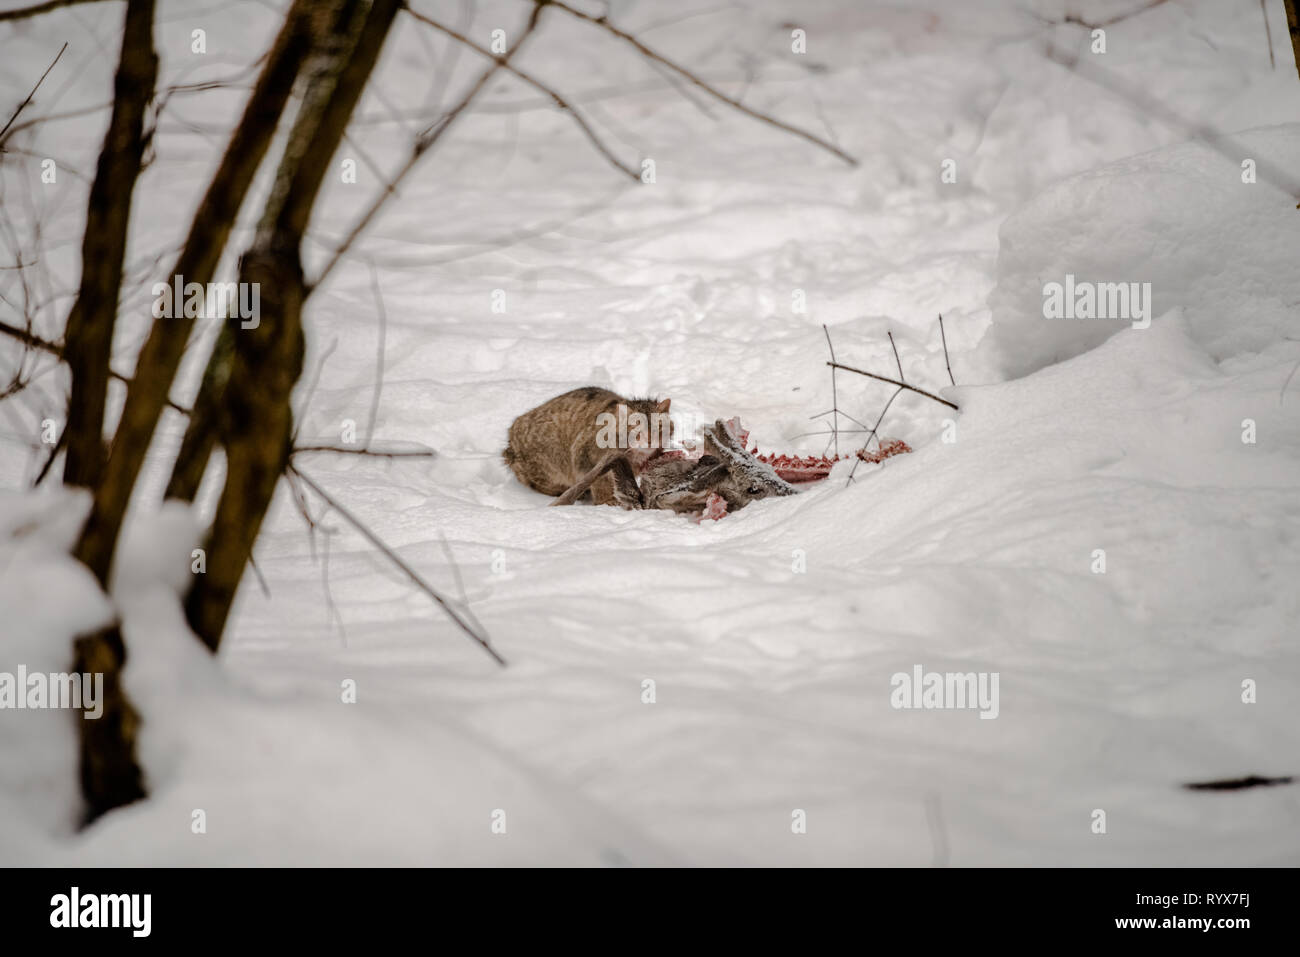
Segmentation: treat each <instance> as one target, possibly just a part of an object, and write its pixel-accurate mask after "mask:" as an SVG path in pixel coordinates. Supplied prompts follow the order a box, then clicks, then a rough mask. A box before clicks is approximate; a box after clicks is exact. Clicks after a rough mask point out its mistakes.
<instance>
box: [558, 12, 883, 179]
mask: <svg viewBox="0 0 1300 957" xmlns="http://www.w3.org/2000/svg"><path fill="white" fill-rule="evenodd" d="M535 2H539V3H545V4H546V6H551V7H558V8H559V9H561V10H563V11H564V12H565V13H567V14H569V15H570V16H573V17H577V18H578V19H579V20H586V21H587V22H588V23H593V24H595V25H596V26H598V27H600V28H601V29H602V30H605V31H606V32H608V33H611V34H613V35H614V36H616V37H618V38H619V39H620V40H622V41H624V42H625V43H629V44H631V45H632V46H633V47H634V48H635V49H636V50H637V52H639V53H640V54H641V55H642V56H644V57H646V58H648V59H650V60H653V61H654V62H656V63H662V64H663V65H664V66H666V67H668V69H670V70H672V71H673V72H674V73H676V74H677V75H678V76H680V77H682V78H683V79H685V80H688V81H690V82H691V83H692V84H694V85H695V86H697V87H699V88H700V89H701V90H703V91H704V92H705V93H707V94H709V95H710V96H712V97H713V98H714V99H717V100H721V101H722V102H723V103H726V104H727V105H728V106H730V107H732V108H733V109H736V110H739V111H740V112H741V113H744V114H745V115H746V116H749V117H751V118H753V119H756V120H759V121H760V122H763V123H766V124H768V125H769V126H774V127H776V128H777V129H778V130H784V131H785V132H787V133H791V134H793V135H794V136H797V137H799V138H800V139H804V140H807V141H808V142H809V143H812V144H813V145H815V146H820V147H821V148H822V149H824V150H826V152H828V153H830V154H832V155H834V156H837V157H838V158H839V159H841V160H843V161H844V162H845V163H848V164H849V165H850V166H857V165H858V161H857V159H856V158H855V157H854V156H852V155H851V154H849V153H846V152H845V151H844V150H842V149H840V148H839V147H838V146H836V145H835V144H834V143H831V142H828V141H827V140H824V139H822V138H821V137H820V136H817V135H816V134H813V133H809V132H808V131H807V130H804V129H800V128H799V127H797V126H791V125H790V124H789V123H784V122H782V121H781V120H778V119H776V118H775V117H772V116H769V115H768V114H766V113H763V112H760V111H759V110H755V109H753V108H751V107H748V106H746V105H745V104H744V103H742V102H740V100H737V99H735V98H734V97H730V96H727V94H725V93H723V92H722V91H721V90H719V89H717V88H716V87H714V86H711V85H710V84H709V83H707V82H706V81H704V80H702V79H701V78H700V77H698V76H697V75H696V74H694V73H692V72H691V71H690V70H688V69H686V68H685V67H683V66H680V65H678V64H676V63H674V62H673V61H672V60H669V59H668V58H667V57H665V56H662V55H661V54H659V53H656V52H655V51H654V50H652V49H650V48H649V47H648V46H646V45H645V44H644V43H642V42H641V41H640V40H638V39H637V38H636V37H634V36H633V35H632V34H630V33H627V32H626V31H624V30H620V29H619V28H618V27H616V26H614V24H612V23H610V22H609V20H607V19H606V18H605V17H604V16H599V17H597V16H592V15H591V14H590V13H584V12H583V11H581V10H577V9H575V8H573V7H571V6H569V5H568V4H567V3H564V2H563V0H535Z"/></svg>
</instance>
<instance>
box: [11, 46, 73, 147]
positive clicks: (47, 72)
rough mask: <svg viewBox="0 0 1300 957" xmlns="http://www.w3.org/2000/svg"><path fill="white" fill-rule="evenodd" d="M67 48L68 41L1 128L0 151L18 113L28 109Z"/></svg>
mask: <svg viewBox="0 0 1300 957" xmlns="http://www.w3.org/2000/svg"><path fill="white" fill-rule="evenodd" d="M67 48H68V44H67V43H66V42H65V43H64V44H63V46H61V47H59V52H58V53H56V54H55V55H54V59H53V60H52V61H51V62H50V65H49V66H47V67H46V68H45V72H44V73H42V74H41V78H40V79H39V80H37V81H36V85H35V86H34V87H32V92H30V93H28V94H27V99H25V100H23V101H22V102H21V103H19V104H18V108H17V109H16V110H14V114H13V116H11V117H9V122H8V123H6V124H5V125H4V129H0V151H3V150H4V144H5V134H6V133H8V132H9V127H11V126H13V125H14V120H16V119H18V114H19V113H21V112H22V111H23V110H24V109H26V107H27V104H29V103H31V101H32V97H34V96H35V95H36V91H37V90H39V89H40V88H41V84H42V83H44V82H45V78H46V77H47V76H49V75H50V71H51V70H53V69H54V64H55V63H58V62H59V57H61V56H63V51H64V50H66V49H67Z"/></svg>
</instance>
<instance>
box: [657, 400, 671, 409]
mask: <svg viewBox="0 0 1300 957" xmlns="http://www.w3.org/2000/svg"><path fill="white" fill-rule="evenodd" d="M672 401H673V400H672V399H664V400H662V401H661V402H660V403H659V404H658V405H656V406H655V411H656V412H667V411H668V406H669V405H670V404H671V403H672Z"/></svg>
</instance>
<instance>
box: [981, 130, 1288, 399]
mask: <svg viewBox="0 0 1300 957" xmlns="http://www.w3.org/2000/svg"><path fill="white" fill-rule="evenodd" d="M1218 145H1219V146H1220V148H1221V149H1222V150H1224V151H1225V152H1226V153H1228V154H1229V155H1231V156H1236V155H1237V154H1238V153H1240V160H1237V161H1231V160H1229V159H1228V157H1227V156H1225V155H1224V152H1220V151H1219V150H1216V149H1215V148H1213V147H1211V146H1209V145H1206V144H1200V143H1187V144H1183V145H1181V146H1176V147H1171V148H1169V149H1162V150H1156V151H1154V152H1150V153H1144V154H1142V155H1139V156H1133V157H1130V158H1128V159H1125V160H1121V161H1119V162H1116V163H1111V164H1109V165H1106V166H1102V167H1099V168H1097V169H1095V170H1092V171H1090V172H1087V173H1083V174H1080V175H1078V176H1073V177H1071V178H1069V179H1066V180H1064V181H1062V182H1060V183H1058V184H1057V185H1055V186H1053V187H1051V188H1049V189H1047V190H1045V191H1044V192H1042V193H1041V194H1039V196H1038V197H1037V198H1035V199H1034V200H1033V201H1031V202H1030V203H1029V204H1028V205H1027V206H1025V207H1023V208H1022V209H1020V210H1019V211H1017V212H1016V213H1015V214H1013V215H1012V216H1010V217H1008V218H1007V220H1006V221H1005V222H1004V223H1003V225H1002V228H1001V229H1000V231H999V234H998V236H999V250H998V265H997V285H996V286H995V287H994V290H993V292H992V294H991V295H990V297H989V306H990V308H991V309H992V314H993V315H992V325H991V326H990V328H989V331H988V332H987V333H986V334H985V337H984V339H983V341H982V342H981V344H980V349H981V351H983V352H985V353H986V358H990V359H991V360H992V361H994V362H996V363H998V364H999V365H1000V366H1001V368H1002V370H1003V371H1004V372H1005V373H1006V374H1007V375H1008V376H1011V377H1018V376H1023V375H1026V374H1028V373H1030V372H1033V371H1034V370H1036V369H1041V368H1043V367H1044V366H1047V365H1051V364H1052V363H1054V362H1059V361H1061V360H1063V359H1068V358H1071V357H1072V356H1076V355H1079V354H1080V353H1083V352H1086V351H1088V350H1089V349H1092V348H1094V347H1096V346H1097V345H1099V344H1100V343H1102V342H1103V341H1104V340H1106V339H1108V338H1109V337H1110V336H1112V335H1114V334H1115V333H1116V332H1119V331H1120V330H1121V329H1127V328H1129V326H1130V322H1127V321H1125V320H1124V319H1045V318H1044V299H1045V295H1046V293H1045V291H1044V286H1045V285H1046V284H1047V283H1053V282H1055V283H1062V284H1064V283H1065V282H1066V277H1067V276H1073V277H1074V282H1075V283H1076V284H1078V283H1084V282H1087V283H1135V282H1136V283H1150V287H1149V288H1150V294H1151V303H1150V315H1152V316H1159V315H1161V314H1162V313H1165V312H1167V311H1169V310H1171V309H1174V308H1181V309H1182V311H1183V315H1184V316H1185V318H1186V320H1187V323H1188V327H1189V330H1190V333H1191V336H1192V338H1193V339H1194V340H1195V341H1196V342H1197V343H1199V344H1200V345H1202V346H1203V347H1204V348H1205V350H1206V351H1207V352H1208V353H1209V354H1210V355H1211V356H1213V357H1214V358H1215V359H1220V360H1222V359H1224V358H1227V357H1229V356H1234V355H1240V354H1242V353H1253V352H1259V351H1261V350H1262V349H1264V348H1265V347H1266V346H1267V345H1269V344H1270V343H1272V342H1275V341H1277V340H1278V339H1279V338H1282V337H1284V336H1300V314H1297V313H1296V311H1295V309H1294V304H1295V303H1296V302H1297V301H1300V273H1297V272H1296V270H1295V269H1294V263H1293V257H1294V250H1295V247H1296V240H1297V239H1298V238H1300V218H1298V217H1300V214H1297V212H1296V209H1295V200H1294V198H1293V197H1291V196H1289V195H1288V194H1287V193H1286V192H1285V191H1283V190H1282V189H1280V188H1278V187H1277V186H1275V185H1273V184H1272V183H1270V182H1268V181H1266V178H1265V173H1266V171H1267V170H1269V169H1270V168H1274V169H1278V170H1282V171H1285V172H1286V173H1292V171H1296V170H1300V124H1289V125H1286V126H1278V127H1272V128H1268V129H1261V130H1253V131H1250V132H1248V133H1243V134H1240V135H1238V136H1235V137H1233V138H1232V139H1231V140H1221V141H1219V143H1218ZM1247 160H1253V161H1254V162H1255V164H1256V167H1257V170H1256V178H1257V181H1256V182H1253V183H1248V182H1244V181H1243V180H1244V179H1246V178H1249V177H1248V176H1247V173H1246V171H1245V170H1244V169H1243V166H1242V163H1244V162H1245V161H1247ZM1230 317H1231V318H1230Z"/></svg>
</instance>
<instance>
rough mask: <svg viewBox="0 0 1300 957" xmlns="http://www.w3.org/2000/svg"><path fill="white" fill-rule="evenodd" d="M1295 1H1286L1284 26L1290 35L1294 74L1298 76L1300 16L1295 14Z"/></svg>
mask: <svg viewBox="0 0 1300 957" xmlns="http://www.w3.org/2000/svg"><path fill="white" fill-rule="evenodd" d="M1295 4H1296V0H1286V26H1287V29H1288V30H1289V31H1290V33H1291V55H1292V57H1293V58H1294V59H1295V68H1296V73H1297V74H1298V75H1300V15H1297V14H1296V5H1295Z"/></svg>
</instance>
